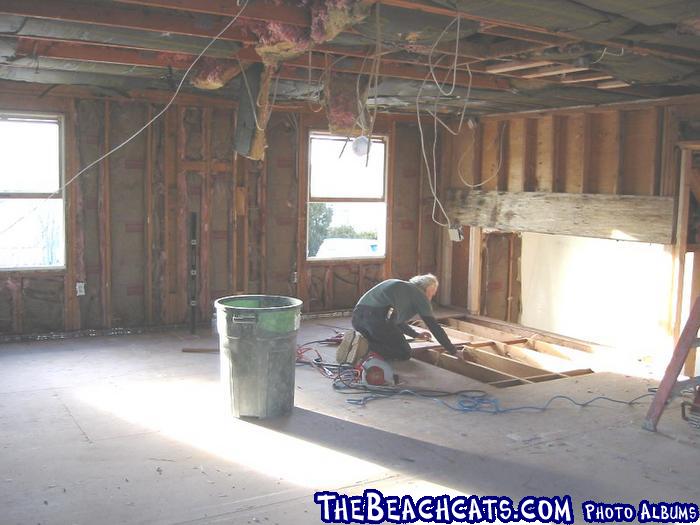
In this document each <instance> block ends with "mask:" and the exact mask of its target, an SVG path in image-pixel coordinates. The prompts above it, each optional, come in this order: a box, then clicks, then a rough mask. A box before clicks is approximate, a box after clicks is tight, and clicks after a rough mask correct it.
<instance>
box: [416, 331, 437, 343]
mask: <svg viewBox="0 0 700 525" xmlns="http://www.w3.org/2000/svg"><path fill="white" fill-rule="evenodd" d="M414 339H415V340H416V341H432V340H433V336H432V335H430V332H420V333H419V334H418V335H417V336H416V337H414Z"/></svg>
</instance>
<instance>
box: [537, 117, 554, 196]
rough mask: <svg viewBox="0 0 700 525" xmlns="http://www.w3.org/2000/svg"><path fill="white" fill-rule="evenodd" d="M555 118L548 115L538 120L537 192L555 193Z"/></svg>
mask: <svg viewBox="0 0 700 525" xmlns="http://www.w3.org/2000/svg"><path fill="white" fill-rule="evenodd" d="M554 127H555V124H554V117H553V116H551V115H547V116H545V117H543V118H541V119H538V120H537V153H536V157H537V162H536V166H535V186H534V190H535V191H542V192H547V191H549V192H551V191H554V179H555V174H556V162H555V149H554V147H555V146H556V139H555V137H554V133H555V129H554Z"/></svg>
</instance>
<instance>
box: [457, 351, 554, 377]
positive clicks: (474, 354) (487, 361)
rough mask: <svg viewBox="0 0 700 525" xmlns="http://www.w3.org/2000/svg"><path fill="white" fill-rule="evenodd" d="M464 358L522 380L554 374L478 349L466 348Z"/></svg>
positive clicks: (463, 353) (463, 352)
mask: <svg viewBox="0 0 700 525" xmlns="http://www.w3.org/2000/svg"><path fill="white" fill-rule="evenodd" d="M462 356H463V358H464V359H465V360H467V361H471V362H473V363H477V364H479V365H483V366H488V367H489V368H493V369H495V370H498V371H501V372H506V373H508V374H511V375H514V376H516V377H521V378H527V377H530V376H540V375H544V374H551V373H552V372H550V371H549V370H545V369H544V368H537V367H535V366H531V365H528V364H525V363H521V362H520V361H516V360H515V359H511V358H509V357H505V356H501V355H497V354H494V353H491V352H487V351H486V350H480V349H478V348H465V349H464V350H463V351H462Z"/></svg>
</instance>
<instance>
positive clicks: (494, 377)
mask: <svg viewBox="0 0 700 525" xmlns="http://www.w3.org/2000/svg"><path fill="white" fill-rule="evenodd" d="M413 357H414V358H416V359H419V360H421V361H424V362H426V363H430V364H432V365H436V366H439V367H440V368H444V369H446V370H449V371H451V372H455V373H457V374H461V375H463V376H466V377H470V378H472V379H476V380H477V381H481V382H482V383H496V382H498V381H504V380H515V381H518V382H519V383H518V384H524V383H528V381H527V380H524V379H520V378H518V377H516V376H513V375H511V374H507V373H505V372H500V371H499V370H494V369H493V368H489V367H487V366H484V365H480V364H477V363H472V362H470V361H465V360H463V359H460V358H459V357H456V356H453V355H450V354H446V353H444V352H440V351H439V350H434V349H430V348H422V349H416V350H414V351H413Z"/></svg>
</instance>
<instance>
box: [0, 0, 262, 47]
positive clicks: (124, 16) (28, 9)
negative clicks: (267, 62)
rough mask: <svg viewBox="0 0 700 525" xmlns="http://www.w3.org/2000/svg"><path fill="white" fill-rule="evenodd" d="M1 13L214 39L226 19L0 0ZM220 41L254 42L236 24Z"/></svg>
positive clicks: (42, 0) (35, 0) (84, 4)
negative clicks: (205, 21)
mask: <svg viewBox="0 0 700 525" xmlns="http://www.w3.org/2000/svg"><path fill="white" fill-rule="evenodd" d="M0 14H6V15H16V16H27V17H34V18H42V19H46V20H62V21H66V22H78V23H86V24H96V25H100V26H106V27H121V28H125V29H138V30H142V31H155V32H158V33H174V34H178V35H188V36H196V37H202V38H213V37H214V36H216V35H217V34H218V33H219V31H221V30H222V29H223V28H224V26H225V25H226V24H227V23H228V22H229V20H227V19H224V18H222V20H221V21H220V22H211V23H209V24H204V23H202V21H198V20H196V19H195V18H193V17H192V16H191V15H186V14H175V13H167V12H155V11H147V10H144V9H139V8H130V7H124V6H122V7H110V6H107V5H104V4H99V5H97V4H93V3H87V2H75V1H63V2H60V3H58V2H53V1H50V0H32V1H31V2H27V1H25V0H0ZM220 39H221V40H234V41H236V42H248V43H251V44H253V43H256V42H257V41H256V40H255V39H254V38H253V37H252V35H250V34H247V33H246V32H245V31H242V30H241V29H240V28H239V27H238V26H237V25H235V24H234V26H233V27H231V28H229V29H228V30H227V31H226V32H224V34H223V35H221V37H220Z"/></svg>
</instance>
